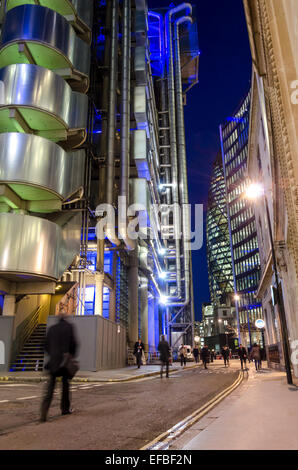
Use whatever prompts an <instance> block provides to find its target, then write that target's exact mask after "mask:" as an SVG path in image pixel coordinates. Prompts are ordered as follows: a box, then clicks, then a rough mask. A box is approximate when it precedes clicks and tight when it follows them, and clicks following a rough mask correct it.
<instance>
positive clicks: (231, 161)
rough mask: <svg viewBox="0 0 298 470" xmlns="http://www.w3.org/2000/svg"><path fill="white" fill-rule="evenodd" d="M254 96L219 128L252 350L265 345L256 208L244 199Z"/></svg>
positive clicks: (241, 311) (243, 337)
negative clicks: (260, 325) (259, 323)
mask: <svg viewBox="0 0 298 470" xmlns="http://www.w3.org/2000/svg"><path fill="white" fill-rule="evenodd" d="M250 105H251V92H249V93H248V95H247V96H246V97H245V98H244V99H243V100H242V102H241V104H240V106H239V107H238V109H237V110H236V112H235V113H234V114H233V116H232V117H230V118H228V119H227V120H226V122H225V123H223V124H222V125H221V126H220V137H221V145H222V158H223V167H224V176H225V183H226V194H227V209H228V219H229V232H230V245H231V254H232V266H233V277H234V292H235V296H239V297H236V299H237V300H236V312H237V323H238V333H239V340H240V341H241V343H242V344H244V345H246V346H248V347H250V346H252V344H254V343H255V342H257V343H259V344H261V345H262V346H263V347H264V344H263V337H262V335H261V332H260V331H259V330H258V328H257V327H256V326H255V322H256V320H257V319H259V318H262V304H261V301H260V300H259V299H258V298H256V293H257V290H258V285H259V281H260V274H261V268H260V257H259V248H258V239H257V230H256V221H255V215H254V207H253V204H252V202H251V201H249V200H248V199H247V198H246V196H245V191H246V188H247V186H248V179H247V155H248V136H249V118H250Z"/></svg>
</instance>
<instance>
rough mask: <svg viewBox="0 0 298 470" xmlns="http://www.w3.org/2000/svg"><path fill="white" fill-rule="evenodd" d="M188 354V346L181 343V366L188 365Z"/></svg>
mask: <svg viewBox="0 0 298 470" xmlns="http://www.w3.org/2000/svg"><path fill="white" fill-rule="evenodd" d="M186 354H187V351H186V347H185V346H184V344H181V346H180V348H179V356H180V362H181V367H183V365H184V367H185V366H186Z"/></svg>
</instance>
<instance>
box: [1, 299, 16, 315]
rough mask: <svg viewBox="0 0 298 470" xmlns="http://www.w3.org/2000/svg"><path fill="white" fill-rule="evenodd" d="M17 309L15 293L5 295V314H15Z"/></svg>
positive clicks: (3, 313)
mask: <svg viewBox="0 0 298 470" xmlns="http://www.w3.org/2000/svg"><path fill="white" fill-rule="evenodd" d="M15 310H16V296H15V295H5V296H4V304H3V312H2V315H3V316H5V315H6V316H9V315H10V316H12V315H14V314H15Z"/></svg>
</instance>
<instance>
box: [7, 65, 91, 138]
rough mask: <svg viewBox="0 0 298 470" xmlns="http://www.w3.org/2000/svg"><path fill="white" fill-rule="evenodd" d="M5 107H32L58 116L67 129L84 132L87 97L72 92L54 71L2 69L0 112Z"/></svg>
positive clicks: (22, 67)
mask: <svg viewBox="0 0 298 470" xmlns="http://www.w3.org/2000/svg"><path fill="white" fill-rule="evenodd" d="M3 107H16V108H20V107H30V108H31V109H32V108H33V109H35V110H42V111H45V112H46V113H49V114H51V115H53V116H55V117H57V118H58V119H59V120H60V121H62V122H63V124H64V126H65V127H66V128H70V129H84V128H85V127H86V121H87V110H88V97H87V96H86V95H84V94H82V93H77V92H74V91H72V90H71V88H70V86H69V85H68V84H67V83H66V82H65V81H64V80H63V78H61V77H59V75H57V74H55V73H54V72H52V71H51V70H47V69H45V68H43V67H39V66H37V65H31V64H14V65H8V66H7V67H4V68H2V69H0V111H1V108H3Z"/></svg>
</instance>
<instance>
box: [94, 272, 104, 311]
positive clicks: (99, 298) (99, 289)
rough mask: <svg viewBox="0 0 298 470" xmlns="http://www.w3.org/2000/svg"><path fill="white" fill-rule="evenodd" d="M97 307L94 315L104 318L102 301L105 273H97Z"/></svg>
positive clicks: (95, 306)
mask: <svg viewBox="0 0 298 470" xmlns="http://www.w3.org/2000/svg"><path fill="white" fill-rule="evenodd" d="M94 274H95V305H94V315H100V316H102V301H103V280H104V273H98V272H95V273H94Z"/></svg>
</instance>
